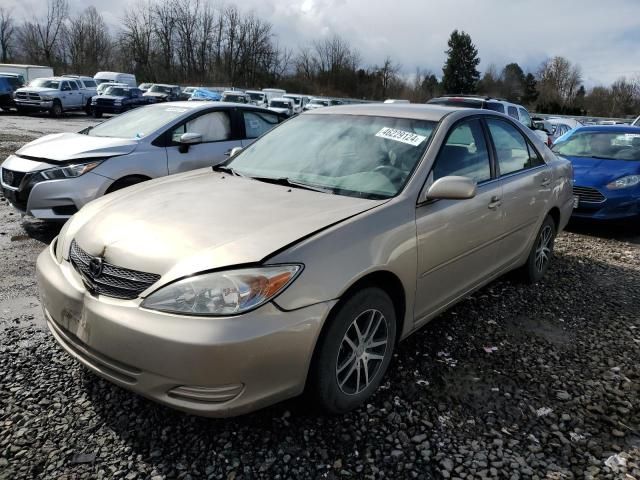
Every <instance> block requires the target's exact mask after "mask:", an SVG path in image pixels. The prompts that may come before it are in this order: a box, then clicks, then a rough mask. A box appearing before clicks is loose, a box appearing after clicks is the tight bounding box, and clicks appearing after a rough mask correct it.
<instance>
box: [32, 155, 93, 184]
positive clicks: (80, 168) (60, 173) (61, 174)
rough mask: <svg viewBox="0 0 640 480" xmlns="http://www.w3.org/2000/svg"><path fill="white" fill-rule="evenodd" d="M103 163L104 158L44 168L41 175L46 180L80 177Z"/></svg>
mask: <svg viewBox="0 0 640 480" xmlns="http://www.w3.org/2000/svg"><path fill="white" fill-rule="evenodd" d="M101 163H102V160H98V161H93V162H88V163H77V164H75V165H65V166H64V167H56V168H50V169H49V170H43V171H42V172H40V175H42V177H43V178H44V179H45V180H59V179H62V178H74V177H79V176H80V175H83V174H85V173H87V172H90V171H91V170H93V169H94V168H96V167H97V166H98V165H100V164H101Z"/></svg>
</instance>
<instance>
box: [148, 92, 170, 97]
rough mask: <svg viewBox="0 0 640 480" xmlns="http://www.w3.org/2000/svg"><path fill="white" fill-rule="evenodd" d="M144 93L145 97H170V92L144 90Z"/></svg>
mask: <svg viewBox="0 0 640 480" xmlns="http://www.w3.org/2000/svg"><path fill="white" fill-rule="evenodd" d="M142 95H143V96H145V97H168V96H169V95H170V94H169V93H162V92H144V93H143V94H142Z"/></svg>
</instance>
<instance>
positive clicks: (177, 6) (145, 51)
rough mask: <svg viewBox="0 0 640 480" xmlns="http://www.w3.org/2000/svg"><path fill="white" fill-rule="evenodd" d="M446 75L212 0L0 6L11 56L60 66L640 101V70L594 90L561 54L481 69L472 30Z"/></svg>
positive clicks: (324, 85) (593, 109) (319, 89)
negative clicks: (112, 6) (534, 65)
mask: <svg viewBox="0 0 640 480" xmlns="http://www.w3.org/2000/svg"><path fill="white" fill-rule="evenodd" d="M446 54H447V58H446V61H445V64H444V66H443V69H442V75H441V76H440V78H438V76H436V74H435V73H434V72H432V71H430V70H428V69H422V68H417V69H416V70H415V72H414V73H412V74H411V75H407V74H406V73H403V68H402V66H401V65H400V64H398V63H396V62H394V61H393V59H392V58H391V57H389V56H387V57H386V58H384V60H383V61H382V63H380V64H375V65H365V63H364V62H363V60H362V57H361V55H360V53H359V52H358V51H357V50H356V49H354V48H353V47H352V46H351V45H350V44H349V43H348V42H347V41H346V40H345V39H343V38H342V37H340V36H338V35H333V36H330V37H323V38H321V39H318V40H315V41H312V42H310V43H309V44H306V45H301V46H299V47H297V48H295V50H294V49H293V48H290V47H288V46H283V45H281V44H280V42H279V40H278V36H277V34H276V32H275V31H274V27H273V25H272V24H271V23H269V22H267V21H265V20H263V19H262V18H260V17H258V16H257V15H256V14H254V13H252V12H245V11H242V10H241V9H239V8H238V7H236V6H235V5H231V4H229V5H222V4H218V3H215V4H214V3H212V1H211V0H146V1H145V2H139V3H135V4H131V6H129V7H128V8H127V9H126V10H125V11H124V12H123V15H122V17H121V26H120V29H119V30H118V31H117V32H112V31H111V30H110V29H109V28H108V26H107V24H106V22H105V21H104V18H103V17H102V15H101V14H100V13H99V12H98V11H97V10H96V9H95V7H93V6H90V7H87V8H86V9H85V10H84V11H81V12H78V13H76V14H73V15H72V14H70V12H69V4H68V0H48V2H47V11H46V13H45V14H43V15H42V16H41V17H39V18H34V19H28V20H24V21H22V22H18V21H17V19H16V18H15V17H14V16H13V13H12V11H10V10H7V9H6V8H2V7H0V59H1V60H2V63H9V62H20V63H29V64H45V65H49V66H52V67H54V69H55V70H56V71H57V72H67V73H71V72H73V73H81V74H89V75H92V74H94V73H95V72H96V71H100V70H116V71H124V72H131V73H135V74H136V77H137V78H138V79H139V80H141V81H149V82H166V83H179V84H183V85H205V86H206V85H228V86H237V87H254V88H264V87H274V86H279V87H283V88H286V89H287V90H290V91H301V92H307V93H311V94H316V95H330V96H342V97H353V98H361V99H370V100H381V99H386V98H406V99H409V100H411V101H413V102H424V101H426V100H428V99H429V98H432V97H434V96H438V95H442V94H445V93H456V94H476V93H477V94H482V95H489V96H493V97H498V98H504V99H506V100H510V101H513V102H516V103H521V104H524V105H526V106H527V107H529V108H530V109H531V110H533V111H538V112H541V113H566V114H589V115H595V116H624V115H633V114H635V113H636V112H637V111H638V109H639V107H640V79H638V78H635V79H626V78H620V79H619V80H617V81H616V82H614V83H613V84H612V85H611V86H597V87H594V88H592V89H591V90H589V91H586V89H585V87H584V86H583V84H582V72H581V69H580V66H579V65H577V64H574V63H572V62H570V61H569V60H568V59H566V58H563V57H554V58H551V59H549V60H546V61H545V62H543V63H542V64H541V65H540V67H539V68H538V69H537V70H536V71H530V72H525V71H524V70H523V69H522V68H521V67H520V66H519V65H518V64H517V63H510V64H508V65H505V66H504V67H503V68H501V69H500V68H498V67H497V66H496V65H490V66H489V67H488V68H487V69H486V71H485V72H484V74H483V75H480V72H479V71H478V65H479V64H480V58H479V56H478V50H477V48H476V46H475V45H474V44H473V41H472V39H471V37H470V35H469V34H467V33H465V32H463V31H458V30H454V31H453V32H452V33H451V36H450V38H449V40H448V49H447V51H446Z"/></svg>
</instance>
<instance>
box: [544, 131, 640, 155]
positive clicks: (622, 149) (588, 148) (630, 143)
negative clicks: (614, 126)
mask: <svg viewBox="0 0 640 480" xmlns="http://www.w3.org/2000/svg"><path fill="white" fill-rule="evenodd" d="M553 151H554V152H555V153H557V154H559V155H566V156H569V157H597V158H600V159H604V160H640V129H638V133H623V132H620V131H618V132H616V131H612V132H598V131H582V132H580V131H577V132H572V133H569V134H567V135H565V136H563V137H560V138H559V139H558V142H557V143H556V144H555V145H554V146H553Z"/></svg>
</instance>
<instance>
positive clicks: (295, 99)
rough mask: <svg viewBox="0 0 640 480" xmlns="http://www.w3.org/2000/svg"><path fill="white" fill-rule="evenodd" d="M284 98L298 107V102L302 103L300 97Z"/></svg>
mask: <svg viewBox="0 0 640 480" xmlns="http://www.w3.org/2000/svg"><path fill="white" fill-rule="evenodd" d="M285 98H289V99H291V100H292V101H293V103H295V104H296V105H300V102H301V101H302V99H301V98H300V97H285Z"/></svg>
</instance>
